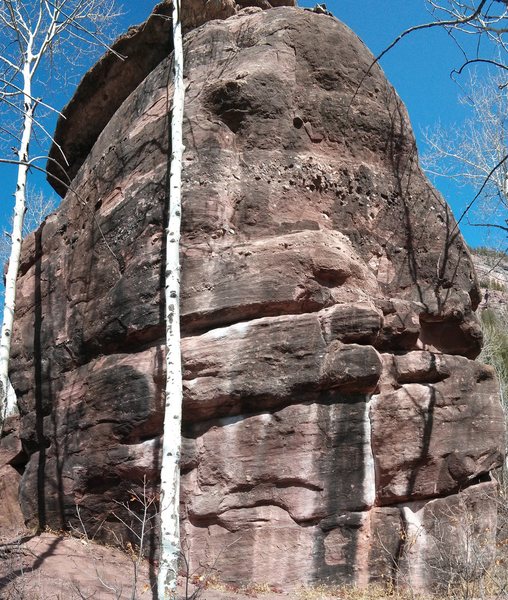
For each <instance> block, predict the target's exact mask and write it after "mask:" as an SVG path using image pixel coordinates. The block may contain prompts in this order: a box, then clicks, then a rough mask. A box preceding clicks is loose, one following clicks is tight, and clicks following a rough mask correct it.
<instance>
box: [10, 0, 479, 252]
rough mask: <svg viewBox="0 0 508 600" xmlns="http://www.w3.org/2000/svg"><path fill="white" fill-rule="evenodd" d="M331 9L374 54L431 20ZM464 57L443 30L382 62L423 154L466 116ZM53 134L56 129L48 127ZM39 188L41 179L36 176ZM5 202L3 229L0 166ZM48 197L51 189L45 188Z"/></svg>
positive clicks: (470, 237) (415, 39)
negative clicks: (437, 132) (430, 131)
mask: <svg viewBox="0 0 508 600" xmlns="http://www.w3.org/2000/svg"><path fill="white" fill-rule="evenodd" d="M314 4H315V2H314V1H312V2H310V1H308V0H302V1H301V2H300V6H304V7H307V6H313V5H314ZM153 5H154V2H153V1H150V0H141V1H139V0H130V2H124V3H123V7H124V11H125V14H124V16H123V17H122V19H121V21H120V23H119V25H118V31H119V32H121V31H124V30H126V29H127V28H128V27H129V26H130V25H133V24H135V23H139V22H141V21H143V20H144V19H145V18H146V16H147V15H148V14H149V13H150V12H151V8H152V6H153ZM327 8H328V9H329V10H330V11H331V12H332V13H333V14H334V15H335V16H336V17H337V18H339V19H340V20H341V21H343V22H344V23H346V24H347V25H348V26H349V27H350V28H351V29H352V30H353V31H355V32H356V33H357V34H358V35H359V36H360V37H361V38H362V39H363V41H364V42H365V43H366V45H367V46H368V47H369V48H370V49H371V51H372V52H373V53H374V54H378V53H379V52H380V51H381V50H383V49H384V48H385V47H386V46H387V45H388V44H389V43H390V42H391V41H392V40H393V39H394V38H395V37H396V36H397V35H398V34H399V33H400V32H401V31H403V30H404V29H406V28H407V27H410V26H412V25H415V24H418V23H424V22H427V21H429V20H431V17H430V15H429V14H428V13H427V11H426V9H425V3H424V0H364V1H363V2H361V3H359V2H358V1H357V0H329V1H328V2H327ZM461 58H462V57H461V54H460V51H459V49H458V48H457V46H456V45H455V44H454V42H453V40H451V38H450V37H449V36H448V34H447V33H446V32H445V31H444V30H442V29H435V30H426V31H420V32H416V33H414V34H412V35H410V36H408V37H406V38H405V39H404V40H402V41H401V42H400V44H399V45H398V46H396V47H395V48H394V49H393V50H391V51H390V52H389V53H388V54H387V55H386V56H385V57H384V58H383V60H382V62H381V66H382V68H383V69H384V71H385V73H386V75H387V77H388V79H389V80H390V82H391V83H392V84H393V85H394V86H395V88H396V90H397V92H398V94H399V95H400V97H401V98H402V100H403V101H404V103H405V104H406V106H407V108H408V111H409V115H410V117H411V121H412V124H413V128H414V131H415V135H416V137H417V140H418V144H419V147H420V149H423V146H424V142H423V137H422V132H423V131H424V130H425V129H426V128H428V127H433V126H434V125H435V124H436V123H437V122H438V121H439V122H441V124H442V125H443V126H444V127H454V126H456V124H457V123H460V121H461V120H462V119H463V118H464V116H465V112H464V111H465V109H464V106H463V105H461V104H460V103H459V101H458V97H459V95H460V93H461V89H460V86H459V85H458V84H457V83H456V82H454V81H452V79H451V78H450V72H451V70H452V69H453V68H454V67H457V66H460V64H461V62H462V60H461ZM71 95H72V86H69V88H67V89H64V90H63V92H62V93H59V94H58V95H57V96H56V97H55V99H53V100H52V102H53V103H55V104H59V106H57V107H58V108H61V107H62V106H63V105H64V104H65V103H66V101H67V100H68V99H69V98H70V96H71ZM50 129H52V127H50ZM34 180H35V181H36V183H37V184H38V185H41V184H42V182H43V177H42V176H35V177H34ZM0 181H1V182H2V190H3V200H2V203H1V205H0V223H1V225H2V229H4V228H5V227H6V226H7V224H8V221H9V219H10V214H11V210H12V196H11V193H10V191H9V190H11V189H12V190H13V188H14V184H15V183H14V181H15V180H14V170H13V169H12V168H8V167H5V166H4V165H0ZM438 186H439V189H440V191H441V192H442V193H443V195H444V196H445V197H446V199H447V200H448V202H449V203H450V205H451V206H452V208H453V210H454V212H455V214H456V216H457V215H460V214H461V212H462V209H463V207H464V206H465V205H466V204H467V203H468V201H469V200H470V199H471V198H472V196H473V195H474V191H473V190H471V189H468V188H462V187H458V186H457V185H454V184H452V183H450V182H447V181H446V180H441V182H440V183H439V184H438ZM44 190H45V193H50V191H49V190H50V188H48V187H47V186H44ZM462 230H463V233H464V236H465V237H466V240H467V241H468V243H469V244H470V245H472V246H477V245H481V244H485V243H488V240H485V238H484V233H485V232H484V230H479V229H477V228H468V227H467V225H466V226H465V227H462Z"/></svg>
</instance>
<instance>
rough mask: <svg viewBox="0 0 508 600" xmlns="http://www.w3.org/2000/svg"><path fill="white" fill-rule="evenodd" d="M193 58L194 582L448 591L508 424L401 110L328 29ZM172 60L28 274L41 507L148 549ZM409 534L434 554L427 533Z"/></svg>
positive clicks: (188, 200) (187, 532)
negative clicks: (142, 496)
mask: <svg viewBox="0 0 508 600" xmlns="http://www.w3.org/2000/svg"><path fill="white" fill-rule="evenodd" d="M185 56H186V85H187V88H186V89H187V95H186V118H185V145H186V151H185V157H184V207H183V223H184V224H183V241H182V251H181V256H182V262H183V290H182V326H183V343H182V346H183V359H184V392H185V399H184V424H183V435H184V452H183V460H182V492H183V493H182V503H181V514H182V533H183V536H184V540H185V541H184V550H185V552H186V555H187V557H188V559H189V561H190V564H191V567H192V569H194V568H197V567H199V566H203V567H206V566H208V567H209V566H211V565H213V567H214V568H215V569H217V571H218V573H220V576H221V577H222V578H223V579H225V580H227V581H234V582H248V581H257V582H266V583H270V584H276V585H282V586H289V585H291V584H297V583H302V582H304V583H305V582H316V581H327V582H330V581H340V582H356V583H360V584H363V583H367V582H368V581H370V580H376V579H380V578H386V577H392V576H394V574H395V575H400V576H402V577H404V578H405V580H406V581H407V580H409V581H410V582H412V583H415V584H418V585H425V584H429V583H431V582H433V581H436V579H438V576H437V575H436V573H437V572H438V569H431V568H427V567H428V565H429V564H435V560H436V556H438V554H439V549H438V547H437V546H436V545H433V544H431V543H429V540H430V539H437V537H438V536H437V535H435V532H436V531H437V530H438V529H439V523H445V524H446V527H448V531H449V536H448V538H447V539H448V541H449V543H451V544H452V546H453V548H454V552H455V551H456V554H457V560H458V561H459V563H460V562H461V561H462V563H464V562H466V561H467V556H466V554H465V552H464V551H463V548H464V545H463V544H462V541H461V540H462V538H461V534H460V527H461V523H463V522H464V521H465V520H466V518H469V516H470V515H472V516H473V518H475V521H476V522H477V523H478V527H477V530H476V533H477V534H478V535H479V536H480V537H483V538H484V539H486V540H487V545H488V548H489V549H490V550H491V549H492V540H491V538H490V537H489V536H490V535H491V534H490V532H492V531H493V529H494V528H495V519H496V511H495V504H494V502H493V501H492V500H490V498H491V497H492V495H493V494H494V493H495V484H494V483H492V482H491V475H490V471H491V470H492V469H493V468H495V467H496V466H497V465H499V464H500V462H501V460H502V455H503V450H504V439H503V434H504V425H503V422H504V421H503V414H502V411H501V407H500V404H499V401H498V392H497V384H496V381H495V378H494V375H493V372H492V371H491V370H490V369H489V368H487V367H484V366H482V365H479V364H478V363H476V362H474V361H473V360H472V359H474V358H475V357H476V356H477V354H478V353H479V351H480V347H481V332H480V329H479V326H478V322H477V318H476V316H475V314H474V310H475V309H476V306H477V304H478V301H479V294H478V286H477V283H476V278H475V274H474V269H473V266H472V263H471V257H470V255H469V253H468V250H467V248H466V247H465V245H464V242H463V240H462V238H461V237H460V235H459V234H458V231H457V229H456V227H455V222H454V220H453V217H452V215H451V212H450V210H449V209H448V207H447V205H446V204H445V202H444V201H443V199H442V198H441V197H440V196H439V195H438V194H437V193H436V191H435V190H434V189H433V188H432V187H431V186H430V184H429V183H428V182H427V180H426V179H425V178H424V176H423V174H422V173H421V171H420V168H419V166H418V160H417V157H416V151H415V145H414V139H413V136H412V133H411V128H410V125H409V122H408V118H407V115H406V112H405V109H404V107H403V105H402V104H401V102H400V100H399V99H398V97H397V96H396V94H395V92H394V91H393V89H392V88H391V87H390V86H389V84H388V83H387V82H386V80H385V77H384V75H383V73H382V71H381V69H380V68H379V67H378V66H375V67H373V68H372V70H371V72H370V74H369V75H368V76H367V77H366V78H365V79H364V78H363V74H364V73H365V71H366V69H367V68H368V67H369V65H370V64H371V61H372V56H371V55H370V53H369V52H368V51H367V50H366V48H365V46H364V45H363V43H362V42H361V41H360V40H359V39H358V38H356V36H354V34H352V32H351V31H350V30H348V29H347V28H346V27H345V26H344V25H342V24H340V23H339V22H338V21H336V20H335V19H333V18H331V17H328V16H325V15H316V14H313V13H310V12H305V11H303V10H299V9H293V8H276V9H273V10H268V11H262V10H260V9H259V10H256V9H255V8H250V9H249V10H248V11H246V12H241V11H240V12H239V13H238V14H236V15H234V16H232V17H230V18H228V19H226V20H222V21H220V20H216V21H212V22H209V23H207V24H205V25H204V26H203V27H200V28H199V29H196V30H194V31H191V32H190V33H188V34H187V35H186V37H185ZM170 69H171V61H170V59H164V60H162V62H160V64H159V65H158V66H157V67H155V68H154V70H153V71H152V72H151V73H149V74H147V77H146V79H144V81H143V82H142V83H140V85H139V86H138V87H137V88H136V89H133V91H132V93H131V95H130V96H129V97H128V98H127V100H126V101H125V102H123V104H121V106H119V108H118V110H117V111H116V112H115V114H114V115H113V116H111V118H110V119H109V122H108V123H107V125H105V127H104V129H103V131H102V132H100V135H98V137H97V141H96V142H95V144H94V145H93V147H92V148H91V149H90V151H89V153H88V156H87V158H86V160H85V161H84V162H83V164H82V165H81V167H80V168H79V171H78V172H77V175H76V176H75V178H74V181H73V190H74V192H69V193H68V194H67V196H66V198H65V199H64V201H63V203H62V205H61V207H60V209H59V210H58V212H57V213H56V214H54V215H52V216H51V217H49V218H48V219H47V220H46V222H45V223H44V224H43V226H42V227H41V228H40V229H39V230H38V231H37V232H36V233H35V234H33V235H32V236H31V237H30V238H28V239H27V241H26V242H25V244H24V251H23V259H22V270H21V274H20V278H19V288H18V289H19V293H18V306H17V319H16V329H15V335H14V354H13V366H12V372H11V379H12V383H13V385H14V387H15V389H16V391H17V394H18V397H19V404H20V410H21V417H20V439H21V443H22V448H23V452H22V454H21V458H20V455H19V453H18V454H17V458H16V461H17V462H16V469H17V471H19V472H20V473H21V474H22V477H21V484H20V495H19V498H20V506H21V509H22V511H23V515H24V518H25V519H26V521H27V523H29V524H31V525H39V526H45V525H51V526H52V527H54V528H60V527H69V526H70V525H74V526H76V523H77V516H76V508H75V505H76V504H79V506H80V514H81V517H82V519H83V521H84V523H85V524H86V527H87V528H88V529H89V531H90V532H91V535H92V534H93V535H96V536H97V538H100V539H102V540H106V541H110V542H115V541H116V542H118V541H119V540H121V541H123V542H124V543H125V541H126V540H129V541H130V542H131V543H132V542H134V541H135V540H134V539H133V538H132V536H131V535H130V534H129V531H128V530H127V529H126V528H125V526H124V525H123V524H122V523H121V521H120V520H119V518H118V517H121V518H122V519H123V520H124V521H126V520H128V519H129V518H130V513H129V511H128V510H126V509H125V507H122V506H119V504H118V502H121V503H122V502H123V503H127V505H128V506H130V509H131V510H134V511H137V512H140V511H141V509H142V507H141V506H140V504H139V502H136V501H133V500H132V498H133V495H132V491H134V492H136V493H138V494H139V493H141V489H142V484H143V478H144V477H145V476H146V478H147V484H148V490H149V493H151V491H150V490H151V488H152V487H156V486H157V471H158V465H159V442H160V435H161V430H162V423H161V416H162V396H163V381H164V372H163V365H164V356H163V355H164V350H163V337H164V324H163V321H162V319H163V308H162V307H163V302H162V292H161V290H162V286H161V279H162V276H163V264H162V256H163V229H164V220H165V209H164V206H165V200H166V194H167V166H168V129H169V116H168V111H169V107H170V104H171V83H170V81H171V75H170ZM91 77H92V80H91V82H92V83H93V75H92V76H91ZM360 81H362V85H361V86H360V87H359V88H358V84H359V82H360ZM90 85H91V83H90ZM100 85H101V79H100V78H99V79H98V80H97V86H99V88H100ZM135 85H136V83H133V87H135ZM92 87H93V86H92ZM68 127H69V131H75V129H73V127H74V128H78V123H69V125H68ZM76 135H77V138H76V143H81V141H83V148H85V147H87V144H88V145H89V144H90V140H88V141H87V140H86V138H87V133H86V132H84V134H83V136H84V137H80V136H79V135H78V133H77V129H76ZM92 143H93V142H92ZM78 162H79V161H78ZM7 465H8V467H9V468H10V469H14V466H11V465H14V463H13V462H12V461H11V463H9V461H8V462H7ZM480 505H481V511H479V508H478V507H479V506H480ZM436 506H439V507H440V509H439V510H434V508H433V507H436ZM480 513H481V516H478V515H480ZM446 515H447V516H446ZM477 516H478V518H477ZM445 517H446V518H445ZM128 522H130V521H128ZM414 531H419V532H423V533H425V535H426V536H427V537H426V538H425V539H426V541H425V542H418V543H414V544H409V543H408V542H407V540H408V539H409V534H411V533H412V532H413V533H414ZM455 542H456V543H455ZM155 546H156V541H155V540H154V539H150V540H149V541H148V543H147V547H148V548H152V549H151V551H150V553H151V557H152V558H153V552H154V548H155ZM490 559H491V553H490V554H487V559H486V560H490ZM433 561H434V563H433ZM441 571H442V569H441Z"/></svg>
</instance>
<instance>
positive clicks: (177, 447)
mask: <svg viewBox="0 0 508 600" xmlns="http://www.w3.org/2000/svg"><path fill="white" fill-rule="evenodd" d="M173 41H174V54H173V64H174V83H173V108H172V114H171V164H170V179H169V193H168V199H169V207H168V208H169V209H168V215H169V216H168V226H167V230H166V272H165V298H166V394H165V411H164V432H163V436H164V439H163V445H162V463H161V485H160V523H161V531H160V537H161V541H160V557H159V574H158V579H157V589H158V597H159V600H176V587H177V577H178V560H179V557H180V519H179V504H180V451H181V422H182V364H181V351H180V224H181V216H182V198H181V196H182V191H181V181H182V157H183V150H184V147H183V139H182V137H183V133H182V129H183V109H184V94H185V90H184V82H183V43H182V23H181V4H180V0H173Z"/></svg>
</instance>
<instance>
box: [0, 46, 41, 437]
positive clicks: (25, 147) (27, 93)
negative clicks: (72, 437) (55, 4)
mask: <svg viewBox="0 0 508 600" xmlns="http://www.w3.org/2000/svg"><path fill="white" fill-rule="evenodd" d="M32 58H33V57H32V54H31V47H30V45H29V47H28V49H27V54H26V59H25V63H24V65H23V81H24V86H23V102H24V106H23V109H24V115H23V133H22V136H21V143H20V147H19V149H18V159H19V165H18V178H17V184H16V193H15V196H14V197H15V204H14V220H13V224H12V237H11V252H10V257H9V267H8V270H7V276H6V281H5V300H4V314H3V323H2V336H1V339H0V383H1V386H2V387H1V390H0V394H1V396H0V397H1V405H2V419H1V421H2V425H1V427H2V430H3V422H4V420H5V418H6V417H9V416H10V415H12V414H14V413H16V411H17V405H16V396H15V394H9V393H8V390H9V386H10V384H9V380H8V376H9V358H10V354H11V340H12V327H13V323H14V309H15V305H16V279H17V277H18V270H19V258H20V255H21V242H22V240H23V219H24V216H25V210H26V181H27V174H28V164H27V163H28V151H29V145H30V137H31V135H32V126H33V115H34V110H35V102H34V100H33V99H32V89H31V83H32V73H31V69H30V66H31V60H32Z"/></svg>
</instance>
